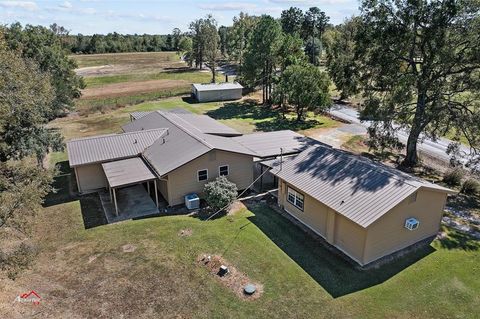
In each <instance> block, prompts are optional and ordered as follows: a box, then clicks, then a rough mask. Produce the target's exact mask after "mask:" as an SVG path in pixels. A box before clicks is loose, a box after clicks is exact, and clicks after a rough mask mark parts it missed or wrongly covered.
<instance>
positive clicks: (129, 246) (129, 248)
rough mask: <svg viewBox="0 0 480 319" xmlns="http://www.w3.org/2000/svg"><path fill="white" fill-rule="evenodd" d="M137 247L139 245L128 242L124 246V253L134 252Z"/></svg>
mask: <svg viewBox="0 0 480 319" xmlns="http://www.w3.org/2000/svg"><path fill="white" fill-rule="evenodd" d="M135 249H137V247H136V246H134V245H132V244H126V245H123V246H122V251H123V252H124V253H133V252H134V251H135Z"/></svg>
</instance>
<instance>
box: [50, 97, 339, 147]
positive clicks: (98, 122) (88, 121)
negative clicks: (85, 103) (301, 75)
mask: <svg viewBox="0 0 480 319" xmlns="http://www.w3.org/2000/svg"><path fill="white" fill-rule="evenodd" d="M257 103H258V101H256V100H251V99H248V98H247V99H245V100H242V101H233V102H209V103H193V102H192V101H191V99H190V98H189V97H186V96H184V97H172V98H166V99H160V100H157V101H150V102H145V103H140V104H137V105H131V106H127V107H124V108H119V109H114V110H111V111H109V112H106V113H94V114H90V115H88V116H70V117H66V118H61V119H57V120H55V121H53V122H51V123H50V126H51V127H55V128H58V129H59V130H61V132H62V134H63V136H64V137H65V139H66V140H70V139H72V138H76V137H87V136H93V135H99V134H109V133H120V132H121V126H122V125H123V124H126V123H127V122H128V121H130V113H131V112H135V111H154V110H171V109H175V108H183V109H186V110H188V111H190V112H193V113H196V114H206V115H209V116H210V117H212V118H214V119H216V120H218V121H220V122H222V123H224V124H226V125H228V126H230V127H232V128H234V129H236V130H237V131H239V132H241V133H252V132H256V131H260V132H262V131H275V130H283V129H289V130H294V131H299V132H300V133H303V134H305V135H308V133H309V131H310V130H315V129H318V128H330V127H335V126H337V125H340V123H339V122H337V121H335V120H332V119H331V118H329V117H327V116H324V115H320V114H314V113H313V112H309V113H308V114H307V115H308V116H307V118H306V120H305V121H303V122H297V121H295V116H294V114H287V116H286V118H285V119H284V118H282V117H281V116H280V114H279V113H278V112H277V111H276V110H272V109H270V108H267V107H263V106H260V105H257Z"/></svg>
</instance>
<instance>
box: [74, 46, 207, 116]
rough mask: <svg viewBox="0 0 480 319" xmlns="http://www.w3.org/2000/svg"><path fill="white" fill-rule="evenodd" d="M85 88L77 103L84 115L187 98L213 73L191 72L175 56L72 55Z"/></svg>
mask: <svg viewBox="0 0 480 319" xmlns="http://www.w3.org/2000/svg"><path fill="white" fill-rule="evenodd" d="M72 57H73V58H74V59H75V60H76V61H77V63H78V65H79V69H77V73H78V74H80V75H82V76H84V79H85V84H86V85H87V86H86V88H85V89H84V90H83V91H82V98H81V99H80V100H78V101H77V103H76V106H77V110H78V111H79V112H81V113H82V114H89V113H94V112H97V111H105V110H106V109H111V108H116V107H121V106H125V105H130V104H138V103H142V102H145V101H151V100H156V99H159V98H164V97H170V96H176V95H181V94H187V93H189V92H190V84H191V83H194V82H199V83H204V82H209V81H210V80H211V75H210V72H208V71H205V70H203V71H198V70H193V69H190V68H188V66H187V65H186V64H185V63H184V62H183V61H181V60H180V57H179V56H178V55H177V54H176V53H175V52H150V53H120V54H94V55H73V56H72Z"/></svg>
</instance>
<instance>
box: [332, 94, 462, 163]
mask: <svg viewBox="0 0 480 319" xmlns="http://www.w3.org/2000/svg"><path fill="white" fill-rule="evenodd" d="M330 114H331V115H333V116H335V117H337V118H339V119H342V120H344V121H346V122H349V123H354V124H357V125H362V126H364V127H365V128H368V127H369V126H370V124H371V122H370V121H364V122H361V121H360V120H359V114H358V111H357V110H355V109H353V108H350V107H347V106H344V105H339V104H335V105H334V106H333V107H332V109H331V110H330ZM397 136H398V139H399V140H400V141H401V142H402V143H406V142H407V139H408V131H405V130H399V131H398V133H397ZM450 143H452V141H451V140H449V139H446V138H439V139H438V140H436V141H433V140H432V139H429V138H425V139H424V140H423V142H421V143H419V144H418V149H419V150H420V151H422V152H424V153H426V154H428V155H430V156H433V157H435V158H438V159H441V160H443V161H446V162H448V161H449V160H450V156H449V155H448V154H447V147H448V145H449V144H450ZM461 152H462V153H464V154H467V155H468V154H470V149H469V148H468V147H466V146H463V145H462V146H461ZM463 162H464V163H465V162H466V159H464V160H463Z"/></svg>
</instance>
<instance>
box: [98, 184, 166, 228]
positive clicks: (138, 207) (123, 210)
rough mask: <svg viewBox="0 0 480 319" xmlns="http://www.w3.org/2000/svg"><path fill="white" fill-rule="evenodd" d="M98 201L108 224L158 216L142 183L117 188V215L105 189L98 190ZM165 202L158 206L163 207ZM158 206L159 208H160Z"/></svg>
mask: <svg viewBox="0 0 480 319" xmlns="http://www.w3.org/2000/svg"><path fill="white" fill-rule="evenodd" d="M99 196H100V201H101V202H102V207H103V210H104V212H105V217H106V219H107V222H108V223H109V224H111V223H116V222H120V221H124V220H128V219H135V218H142V217H149V216H160V210H159V208H157V207H156V205H155V202H154V201H153V199H152V198H151V197H150V196H149V195H148V193H147V191H146V190H145V188H144V187H143V186H142V185H134V186H129V187H125V188H120V189H117V204H118V216H117V215H116V214H115V205H114V203H113V202H112V201H111V198H110V194H109V193H108V192H107V191H102V192H99ZM165 205H166V203H165V202H160V203H159V206H160V207H161V208H162V207H165ZM161 208H160V209H161Z"/></svg>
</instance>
